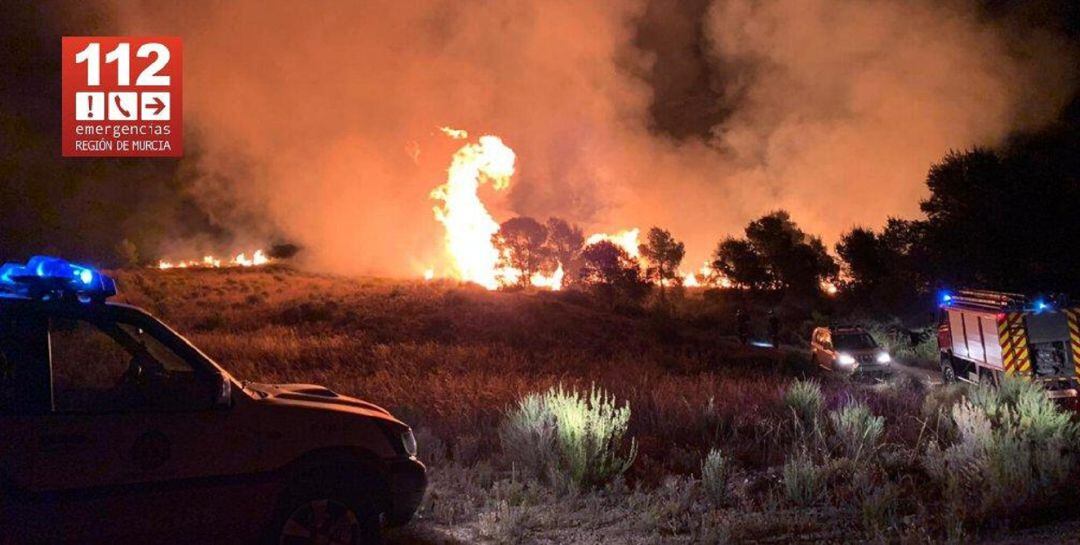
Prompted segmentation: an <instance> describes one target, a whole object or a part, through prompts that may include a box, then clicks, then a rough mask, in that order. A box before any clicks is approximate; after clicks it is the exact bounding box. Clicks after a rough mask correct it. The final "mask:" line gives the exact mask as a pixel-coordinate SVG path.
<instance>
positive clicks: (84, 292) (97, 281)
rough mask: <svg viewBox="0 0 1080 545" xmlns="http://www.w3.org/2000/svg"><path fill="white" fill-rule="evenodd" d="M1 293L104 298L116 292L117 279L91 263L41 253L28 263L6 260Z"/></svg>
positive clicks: (88, 299)
mask: <svg viewBox="0 0 1080 545" xmlns="http://www.w3.org/2000/svg"><path fill="white" fill-rule="evenodd" d="M0 293H7V294H13V295H18V296H22V297H30V298H33V299H77V300H79V301H82V302H104V301H105V300H106V299H108V298H109V297H112V296H114V295H116V283H115V282H114V281H113V279H112V278H109V277H108V276H106V275H104V274H102V273H101V271H99V270H97V269H94V268H92V267H86V266H83V265H76V264H74V263H70V262H68V261H66V260H63V259H60V258H58V257H49V256H41V255H39V256H34V257H32V258H30V261H27V262H26V264H25V265H23V264H20V263H5V264H4V265H3V266H0Z"/></svg>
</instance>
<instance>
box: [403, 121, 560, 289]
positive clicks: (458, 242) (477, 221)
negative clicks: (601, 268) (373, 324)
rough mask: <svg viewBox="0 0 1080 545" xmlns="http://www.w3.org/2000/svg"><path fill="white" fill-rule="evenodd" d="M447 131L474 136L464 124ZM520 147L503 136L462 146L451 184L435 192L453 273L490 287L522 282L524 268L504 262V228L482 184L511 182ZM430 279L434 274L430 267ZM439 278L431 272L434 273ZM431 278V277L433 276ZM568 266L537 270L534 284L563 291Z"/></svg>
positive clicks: (456, 135) (496, 186)
mask: <svg viewBox="0 0 1080 545" xmlns="http://www.w3.org/2000/svg"><path fill="white" fill-rule="evenodd" d="M440 130H442V132H443V133H445V134H446V135H447V136H449V137H451V138H454V139H456V140H460V139H465V138H468V133H467V132H466V131H463V130H460V129H452V128H450V127H442V128H441V129H440ZM515 160H516V156H515V154H514V150H512V149H510V147H509V146H507V145H506V144H504V143H503V141H502V139H500V138H499V137H498V136H491V135H485V136H481V137H480V138H479V139H478V140H477V142H475V143H468V144H465V145H464V146H462V147H461V148H460V149H458V150H457V152H455V153H454V157H453V159H452V160H451V162H450V168H449V169H447V175H446V183H444V184H443V185H440V186H439V187H437V188H435V189H434V190H433V191H432V192H431V198H433V199H436V200H439V201H442V204H441V205H439V206H436V207H435V208H434V210H435V219H436V220H438V221H439V223H442V224H443V227H445V228H446V251H447V253H448V254H449V255H450V259H451V261H452V271H451V274H452V276H453V277H455V278H458V279H460V280H465V281H468V282H475V283H477V284H480V285H481V286H484V287H485V288H487V289H489V290H493V289H496V288H498V287H499V286H500V285H504V284H510V283H514V282H516V281H517V280H518V279H519V278H520V277H521V275H522V274H523V273H522V272H521V271H520V270H517V269H512V268H507V267H501V266H500V265H499V251H498V250H497V249H496V248H495V245H494V244H493V243H492V241H491V237H492V235H494V234H495V233H497V232H498V231H499V223H498V222H496V221H495V219H494V218H492V217H491V214H490V213H489V212H488V210H487V208H486V207H484V203H483V202H481V201H480V196H479V195H478V193H477V192H478V191H479V189H480V186H481V185H482V184H484V183H486V182H490V183H491V186H492V189H494V190H495V191H502V190H504V189H506V188H507V187H509V185H510V178H511V177H512V176H513V175H514V161H515ZM424 276H425V278H429V275H428V272H427V271H425V274H424ZM433 277H434V272H431V274H430V278H433ZM430 278H429V279H430ZM562 278H563V273H562V267H561V266H560V267H559V268H558V269H557V270H556V271H555V272H554V273H552V274H551V275H550V276H546V275H543V274H540V273H538V274H535V275H533V277H532V278H530V279H529V282H530V283H531V284H532V285H533V286H538V287H546V288H549V289H553V290H557V289H559V288H561V287H562Z"/></svg>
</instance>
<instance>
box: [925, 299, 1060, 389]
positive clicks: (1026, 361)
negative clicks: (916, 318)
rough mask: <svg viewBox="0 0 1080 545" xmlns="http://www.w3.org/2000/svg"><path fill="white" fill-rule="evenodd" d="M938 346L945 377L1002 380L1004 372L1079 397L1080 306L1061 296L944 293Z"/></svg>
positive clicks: (969, 380) (947, 380) (995, 382)
mask: <svg viewBox="0 0 1080 545" xmlns="http://www.w3.org/2000/svg"><path fill="white" fill-rule="evenodd" d="M939 303H940V305H939V306H940V308H941V313H940V320H939V322H938V347H939V350H940V351H941V375H942V379H944V381H945V382H955V381H957V380H964V381H968V382H977V383H982V384H991V385H993V384H998V383H1000V381H1001V380H1002V378H1003V377H1004V376H1015V377H1022V378H1025V379H1028V380H1034V381H1037V382H1040V383H1042V384H1043V385H1044V386H1045V387H1046V389H1047V393H1048V395H1049V396H1050V397H1052V398H1076V397H1077V391H1078V382H1077V381H1078V379H1080V327H1078V317H1080V308H1078V307H1071V308H1070V307H1069V305H1068V301H1067V300H1066V299H1065V298H1064V297H1063V296H1061V297H1058V298H1056V299H1046V298H1030V297H1027V296H1025V295H1021V294H1016V293H1006V292H997V291H987V290H962V291H958V292H956V293H943V294H941V296H940V300H939Z"/></svg>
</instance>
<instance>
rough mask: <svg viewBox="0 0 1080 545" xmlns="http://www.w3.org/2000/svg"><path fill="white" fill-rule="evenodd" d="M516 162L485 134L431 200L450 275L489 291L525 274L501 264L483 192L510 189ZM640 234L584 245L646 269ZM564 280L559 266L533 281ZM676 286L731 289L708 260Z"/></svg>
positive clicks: (462, 152) (540, 284)
mask: <svg viewBox="0 0 1080 545" xmlns="http://www.w3.org/2000/svg"><path fill="white" fill-rule="evenodd" d="M439 130H440V131H442V132H443V133H444V134H446V135H447V136H449V137H450V138H453V139H455V140H465V139H467V138H468V137H469V134H468V132H466V131H464V130H461V129H454V128H451V127H440V128H439ZM516 159H517V157H516V155H515V153H514V150H512V149H510V147H509V146H507V145H506V144H505V143H503V141H502V140H501V139H500V138H499V137H497V136H492V135H485V136H481V137H480V138H479V139H477V141H476V142H470V143H466V144H465V145H463V146H462V147H461V148H460V149H458V150H457V152H455V153H454V156H453V159H452V160H451V162H450V167H449V168H448V169H447V176H446V183H444V184H442V185H440V186H439V187H436V188H435V189H434V190H432V192H431V198H433V199H435V200H438V201H442V204H440V205H438V206H435V207H434V211H435V219H436V220H438V221H439V223H442V224H443V227H444V228H445V229H446V234H445V243H446V252H447V254H448V255H449V257H450V261H451V267H450V269H449V271H448V276H450V277H452V278H456V279H458V280H464V281H468V282H474V283H476V284H479V285H481V286H484V287H485V288H487V289H489V290H493V289H497V288H498V287H499V286H508V285H515V284H520V283H521V282H520V280H521V276H522V275H523V274H525V273H524V272H522V271H521V270H519V269H515V268H512V267H507V266H505V265H502V264H500V262H503V263H505V262H506V261H509V260H508V259H500V257H502V258H507V257H509V256H506V255H502V256H500V254H499V250H498V248H496V247H495V244H494V243H493V242H492V235H494V234H496V233H497V232H498V231H499V223H498V222H497V221H496V220H495V218H493V217H492V216H491V213H490V212H488V210H487V208H486V207H485V206H484V203H483V202H482V201H481V200H480V196H479V194H478V191H479V190H480V186H481V185H483V184H484V183H489V182H490V183H491V186H492V189H494V190H495V191H503V190H505V189H506V188H507V187H509V186H510V180H511V178H512V177H513V175H514V169H515V161H516ZM640 235H641V229H639V228H636V227H635V228H631V229H626V230H623V231H618V232H615V233H611V234H608V233H594V234H592V235H589V237H587V238H586V239H585V245H586V246H587V245H589V244H594V243H596V242H600V241H602V240H606V241H609V242H611V243H613V244H615V245H616V246H618V247H620V248H622V249H623V250H624V251H626V253H627V255H629V256H630V257H631V258H633V259H636V260H638V261H640V262H642V265H643V266H647V265H648V264H647V263H645V262H644V258H643V257H642V256H641V251H640V249H639V248H640V240H639V237H640ZM435 276H436V275H435V270H434V269H431V268H429V269H426V270H424V272H423V277H424V279H425V280H432V279H434V278H435ZM564 277H565V271H564V269H563V264H561V263H559V264H558V266H557V268H556V270H555V271H554V272H552V273H550V274H545V273H542V272H539V273H535V274H533V275H532V276H531V277H530V278H529V282H528V283H529V285H531V286H533V287H537V288H546V289H551V290H558V289H561V288H562V286H563V280H564ZM671 283H681V284H682V285H683V286H687V287H699V286H705V285H719V286H721V287H730V286H731V282H730V281H729V280H728V279H727V278H724V277H722V276H719V275H717V273H716V272H715V271H714V270H713V269H712V268H711V267H710V266H709V263H708V262H706V263H705V264H704V265H703V266H702V267H701V270H700V271H699V272H698V273H686V274H681V275H680V278H679V279H678V280H677V281H675V282H671ZM665 284H667V282H665Z"/></svg>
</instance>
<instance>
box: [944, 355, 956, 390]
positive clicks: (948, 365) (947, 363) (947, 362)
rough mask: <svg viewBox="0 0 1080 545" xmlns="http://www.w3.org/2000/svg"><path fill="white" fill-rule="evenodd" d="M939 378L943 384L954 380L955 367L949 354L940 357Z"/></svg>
mask: <svg viewBox="0 0 1080 545" xmlns="http://www.w3.org/2000/svg"><path fill="white" fill-rule="evenodd" d="M941 380H942V382H944V383H945V384H952V383H954V382H956V369H953V366H952V359H951V358H950V357H949V356H942V357H941Z"/></svg>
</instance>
